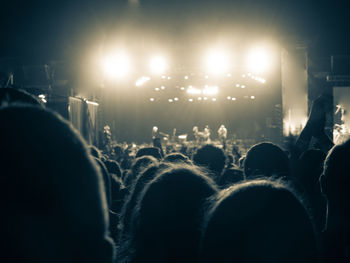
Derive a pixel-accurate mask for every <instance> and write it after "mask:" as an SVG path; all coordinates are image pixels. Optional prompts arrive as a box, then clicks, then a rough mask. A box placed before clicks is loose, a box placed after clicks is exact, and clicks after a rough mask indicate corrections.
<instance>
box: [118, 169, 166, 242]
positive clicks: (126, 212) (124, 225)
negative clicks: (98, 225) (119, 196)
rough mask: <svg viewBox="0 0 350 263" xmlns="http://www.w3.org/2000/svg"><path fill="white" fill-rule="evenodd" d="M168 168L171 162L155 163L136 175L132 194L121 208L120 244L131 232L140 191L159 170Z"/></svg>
mask: <svg viewBox="0 0 350 263" xmlns="http://www.w3.org/2000/svg"><path fill="white" fill-rule="evenodd" d="M166 168H169V164H165V163H161V164H153V165H151V166H149V167H148V168H147V169H145V170H144V171H143V172H142V173H140V174H139V175H138V176H137V177H136V179H135V181H134V184H133V185H132V186H131V188H130V194H129V195H128V196H127V198H126V199H125V201H124V204H123V207H122V209H121V213H120V222H119V229H120V237H119V242H118V243H119V244H122V243H123V242H124V239H125V238H126V237H127V236H128V234H129V232H130V223H131V217H132V212H133V210H134V208H135V206H136V202H137V200H138V197H139V195H140V193H141V192H142V190H143V189H144V187H145V185H147V184H148V183H149V182H150V181H151V180H152V179H153V178H154V177H156V175H157V174H158V173H159V171H161V170H164V169H166Z"/></svg>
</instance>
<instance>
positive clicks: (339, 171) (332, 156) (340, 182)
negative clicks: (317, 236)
mask: <svg viewBox="0 0 350 263" xmlns="http://www.w3.org/2000/svg"><path fill="white" fill-rule="evenodd" d="M349 156H350V140H348V141H346V142H345V143H343V144H339V145H336V146H334V147H333V148H332V149H331V150H330V151H329V153H328V155H327V157H326V160H325V163H324V171H323V174H322V176H321V188H322V192H323V193H324V194H325V195H326V197H327V199H328V201H329V203H328V204H329V206H332V208H333V207H334V208H335V207H337V208H338V209H337V210H338V211H339V212H340V211H342V212H341V213H343V215H344V216H345V217H346V218H347V220H349V219H350V205H349V202H348V201H349V199H350V161H349V159H350V158H349Z"/></svg>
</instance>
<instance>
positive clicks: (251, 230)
mask: <svg viewBox="0 0 350 263" xmlns="http://www.w3.org/2000/svg"><path fill="white" fill-rule="evenodd" d="M204 222H205V223H204V224H203V237H202V241H201V249H200V262H254V263H255V262H317V259H318V253H317V246H316V241H315V234H314V228H313V224H312V222H311V220H310V217H309V215H308V212H307V210H306V209H305V207H304V206H303V204H302V202H301V201H300V199H299V198H298V197H297V196H296V195H295V194H293V193H292V191H290V190H289V189H288V187H286V186H284V185H282V184H279V183H277V182H271V181H269V180H254V181H250V182H245V183H241V184H238V185H235V186H232V187H230V188H228V189H225V190H222V191H221V192H220V193H219V194H218V195H217V196H216V198H214V199H213V200H212V201H211V204H210V205H209V208H208V210H207V214H206V219H205V221H204Z"/></svg>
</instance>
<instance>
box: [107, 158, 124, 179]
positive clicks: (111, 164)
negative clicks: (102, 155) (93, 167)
mask: <svg viewBox="0 0 350 263" xmlns="http://www.w3.org/2000/svg"><path fill="white" fill-rule="evenodd" d="M104 164H105V166H106V168H107V170H108V172H109V173H112V174H115V175H116V176H117V177H119V178H122V170H121V168H120V165H119V163H118V162H116V161H113V160H106V161H105V162H104Z"/></svg>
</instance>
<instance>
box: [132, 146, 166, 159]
mask: <svg viewBox="0 0 350 263" xmlns="http://www.w3.org/2000/svg"><path fill="white" fill-rule="evenodd" d="M146 155H149V156H152V157H154V158H156V159H157V160H158V161H160V160H161V159H162V155H161V153H160V150H159V148H157V147H145V148H141V149H139V150H138V151H137V153H136V158H139V157H142V156H146Z"/></svg>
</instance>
